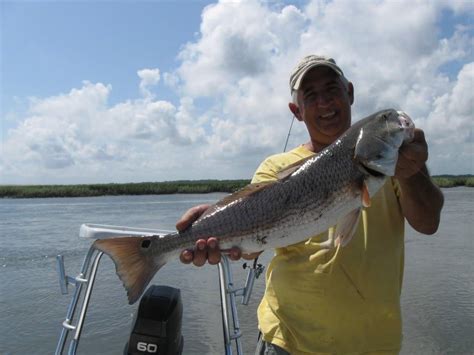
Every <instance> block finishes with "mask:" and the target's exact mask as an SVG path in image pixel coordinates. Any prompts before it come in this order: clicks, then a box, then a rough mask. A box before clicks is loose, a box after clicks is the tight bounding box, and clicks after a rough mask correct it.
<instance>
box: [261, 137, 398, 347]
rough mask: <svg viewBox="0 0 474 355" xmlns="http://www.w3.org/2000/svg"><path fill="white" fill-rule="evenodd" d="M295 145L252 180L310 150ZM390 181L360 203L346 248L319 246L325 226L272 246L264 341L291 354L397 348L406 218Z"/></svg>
mask: <svg viewBox="0 0 474 355" xmlns="http://www.w3.org/2000/svg"><path fill="white" fill-rule="evenodd" d="M312 154H314V153H312V152H311V151H309V150H307V149H306V148H304V146H300V147H298V148H295V149H293V150H292V151H290V152H287V153H283V154H277V155H274V156H271V157H269V158H267V159H266V160H265V161H264V162H263V163H262V164H261V165H260V167H259V168H258V169H257V172H256V173H255V175H254V178H253V182H262V181H271V180H275V179H276V178H277V177H276V176H277V173H278V172H279V171H280V170H282V169H284V168H285V167H286V166H288V165H290V164H292V163H294V162H296V161H298V160H300V159H302V158H305V157H308V156H310V155H312ZM397 195H398V185H397V184H396V182H395V181H394V180H392V179H388V180H387V183H385V185H384V186H383V187H382V189H381V190H379V191H378V192H377V194H376V195H375V196H373V198H372V200H371V201H372V203H371V207H368V208H364V209H363V212H362V216H361V219H360V223H359V226H358V227H357V231H356V234H355V235H354V237H353V239H352V240H351V242H350V243H349V244H348V245H347V246H345V247H340V248H339V247H338V248H336V249H333V250H323V249H321V248H320V246H319V243H320V242H322V241H324V240H326V239H327V237H328V233H333V232H334V229H333V228H331V229H330V230H329V231H328V232H325V233H322V234H320V235H317V236H314V237H312V238H311V239H309V240H307V241H305V242H301V243H298V244H294V245H291V246H288V247H286V248H279V249H276V250H275V256H274V257H273V259H272V260H271V262H270V264H269V265H268V268H267V272H266V289H265V294H264V297H263V299H262V301H261V303H260V305H259V308H258V321H259V328H260V331H261V332H262V334H263V339H264V340H265V341H267V342H270V343H273V344H275V345H277V346H280V347H282V348H283V349H285V350H286V351H288V352H289V353H291V354H382V353H383V354H391V353H395V354H396V353H398V351H399V350H400V346H401V314H400V292H401V285H402V278H403V258H404V218H403V215H402V211H401V208H400V205H399V203H398V197H397Z"/></svg>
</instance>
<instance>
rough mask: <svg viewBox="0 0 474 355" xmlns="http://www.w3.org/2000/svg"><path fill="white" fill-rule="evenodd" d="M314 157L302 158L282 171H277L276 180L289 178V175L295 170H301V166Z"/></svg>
mask: <svg viewBox="0 0 474 355" xmlns="http://www.w3.org/2000/svg"><path fill="white" fill-rule="evenodd" d="M314 157H315V155H314V154H313V155H310V156H309V157H306V158H303V159H300V160H298V161H297V162H295V163H293V164H290V165H288V166H287V167H285V168H284V169H283V170H281V171H279V172H278V174H277V177H278V180H279V181H281V180H285V179H286V178H287V177H289V176H290V175H291V174H293V173H294V172H295V171H296V170H298V169H299V168H301V166H302V165H303V164H304V163H306V162H307V161H308V160H310V159H312V158H314Z"/></svg>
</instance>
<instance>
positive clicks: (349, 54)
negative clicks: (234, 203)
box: [0, 0, 474, 182]
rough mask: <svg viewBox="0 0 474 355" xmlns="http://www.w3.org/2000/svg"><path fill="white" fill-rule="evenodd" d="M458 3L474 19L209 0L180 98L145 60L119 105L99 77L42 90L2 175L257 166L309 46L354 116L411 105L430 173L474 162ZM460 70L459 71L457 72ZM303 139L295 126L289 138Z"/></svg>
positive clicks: (175, 175)
mask: <svg viewBox="0 0 474 355" xmlns="http://www.w3.org/2000/svg"><path fill="white" fill-rule="evenodd" d="M407 8H409V9H410V11H407ZM449 11H452V12H453V14H455V15H456V16H460V15H467V16H470V14H472V13H473V7H472V5H469V4H468V2H463V1H437V2H416V1H415V2H413V1H388V0H386V1H377V2H366V1H355V2H354V1H349V0H335V1H330V2H328V1H317V0H315V1H309V2H308V3H307V4H306V5H305V6H304V7H296V6H294V5H288V6H284V5H275V4H274V3H268V2H259V1H256V0H249V1H244V2H225V1H222V2H219V3H216V4H213V5H210V6H208V7H206V8H205V9H204V10H203V13H202V22H201V27H200V33H199V34H198V36H197V37H196V38H195V39H194V40H193V41H191V42H188V43H186V44H184V45H183V47H182V51H181V52H180V53H179V54H178V59H179V61H180V62H179V65H178V67H177V68H176V70H175V71H169V72H167V73H164V74H163V81H164V84H165V85H166V86H167V87H168V88H170V89H172V90H175V91H176V93H177V94H178V95H179V97H180V98H179V100H178V101H177V103H172V102H169V101H164V100H160V98H157V97H156V95H154V94H153V93H152V91H151V90H152V87H153V86H155V85H157V84H158V83H159V81H160V79H161V73H160V71H159V70H158V69H142V70H139V71H138V72H137V74H138V76H139V77H140V79H141V81H140V84H139V91H140V93H141V97H140V98H139V99H134V100H132V99H129V100H126V101H123V102H120V103H118V104H115V105H109V104H108V101H107V100H108V98H109V96H110V93H111V90H112V88H111V86H110V85H104V84H101V83H95V84H92V83H89V82H85V83H84V84H83V86H82V87H81V88H78V89H73V90H71V91H70V92H69V93H67V94H62V95H57V96H54V97H50V98H43V99H39V98H37V99H33V100H31V101H30V106H29V111H28V113H27V114H26V115H24V117H22V119H21V120H20V121H21V123H20V124H19V125H18V126H17V127H16V128H15V129H12V130H10V131H9V132H8V134H7V138H6V140H5V142H4V144H3V153H2V160H1V161H2V162H1V164H0V173H1V174H2V175H3V176H4V177H5V179H8V180H9V181H10V182H12V181H11V180H15V179H16V180H18V181H19V182H39V181H41V182H45V181H46V182H47V181H52V179H54V178H55V177H57V178H56V179H57V181H70V182H77V181H90V180H95V181H104V182H105V181H139V180H164V179H183V178H206V177H207V178H241V177H250V175H251V174H252V172H253V170H254V169H255V167H256V166H257V165H258V163H259V162H260V161H261V160H262V159H263V158H264V157H265V156H266V155H269V154H272V153H275V152H278V151H281V150H282V148H283V145H284V142H285V139H286V135H287V131H288V127H289V125H290V119H291V115H290V112H289V111H288V108H287V103H288V101H289V99H290V97H289V89H288V77H289V73H290V71H291V69H292V68H293V66H294V65H295V64H296V62H297V61H298V60H299V59H300V58H301V57H302V56H304V55H307V54H309V53H320V54H329V55H331V56H333V57H334V58H335V59H336V60H337V61H338V63H339V64H340V66H341V67H342V68H343V69H344V71H345V73H346V75H347V77H348V78H349V79H350V80H351V81H353V83H354V85H355V91H356V100H355V104H354V106H353V116H354V118H355V119H358V118H360V117H363V116H365V115H367V114H370V113H372V112H374V111H376V110H379V109H381V108H385V107H396V108H402V109H403V110H405V111H407V112H408V113H409V114H410V115H411V116H412V117H413V118H414V119H415V123H416V124H417V125H418V126H419V127H421V128H423V129H424V130H425V132H426V136H427V139H428V141H429V143H430V149H431V150H430V166H431V167H432V171H433V172H434V173H449V172H455V173H473V172H474V171H473V166H472V159H473V135H472V123H471V122H472V118H473V107H472V102H473V101H474V100H473V98H474V97H473V94H472V92H473V91H474V90H472V86H473V74H472V73H473V64H472V62H473V59H474V58H473V53H472V48H473V36H472V27H468V25H461V24H458V25H457V26H455V27H454V28H453V29H452V30H451V31H447V32H443V31H441V28H440V21H441V19H442V18H443V16H444V14H445V13H446V12H449ZM349 19H351V20H349ZM442 33H449V35H446V36H444V37H443V36H442V35H441V34H442ZM172 55H176V53H173V54H172ZM453 67H458V68H462V69H460V70H457V75H452V73H449V70H452V69H449V68H453ZM446 68H448V69H449V70H448V69H446ZM455 74H456V73H455ZM203 102H204V104H203ZM306 139H307V133H306V132H305V130H304V127H303V125H301V124H295V127H294V130H293V132H292V136H291V139H290V144H289V146H290V147H291V146H294V145H297V144H299V143H302V142H303V141H305V140H306ZM452 142H456V144H453V143H452ZM460 157H462V158H460ZM466 161H467V163H466ZM84 172H87V174H88V175H87V176H84Z"/></svg>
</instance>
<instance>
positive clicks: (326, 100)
mask: <svg viewBox="0 0 474 355" xmlns="http://www.w3.org/2000/svg"><path fill="white" fill-rule="evenodd" d="M352 102H353V87H352V84H351V83H349V85H348V86H347V87H346V86H345V85H344V84H343V82H342V81H341V79H340V77H339V76H338V75H337V73H335V72H334V71H333V70H331V69H330V68H328V67H316V68H313V69H311V70H310V71H309V72H308V73H307V74H306V75H305V76H304V78H303V82H302V83H301V85H300V89H299V90H298V106H299V109H298V111H299V115H297V118H298V119H299V120H300V121H304V123H305V124H306V128H307V129H308V132H309V134H310V136H311V140H312V141H313V142H317V144H318V145H321V146H326V145H329V144H331V143H332V142H334V141H335V140H336V139H337V138H338V137H339V136H340V135H341V134H342V133H344V132H345V131H346V130H347V129H348V128H349V127H350V125H351V105H352ZM298 116H299V117H298Z"/></svg>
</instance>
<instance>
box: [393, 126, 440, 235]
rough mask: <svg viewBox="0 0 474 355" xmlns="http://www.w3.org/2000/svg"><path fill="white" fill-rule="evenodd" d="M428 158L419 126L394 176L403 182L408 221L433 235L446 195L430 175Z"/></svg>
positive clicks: (418, 228)
mask: <svg viewBox="0 0 474 355" xmlns="http://www.w3.org/2000/svg"><path fill="white" fill-rule="evenodd" d="M427 159H428V144H427V143H426V140H425V135H424V133H423V131H422V130H421V129H416V130H415V137H414V139H413V140H412V141H411V142H410V143H407V144H404V145H402V147H401V148H400V152H399V158H398V163H397V168H396V172H395V177H396V178H397V179H398V181H399V183H400V188H401V197H400V204H401V207H402V211H403V215H404V216H405V218H406V219H407V221H408V223H410V225H411V226H412V227H413V228H414V229H416V230H417V231H418V232H420V233H424V234H433V233H435V232H436V231H437V230H438V226H439V220H440V214H441V208H442V207H443V203H444V197H443V193H442V192H441V190H440V189H439V187H438V186H436V185H435V183H434V182H433V180H432V179H431V177H430V175H429V172H428V169H427V168H426V165H425V163H426V160H427Z"/></svg>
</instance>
